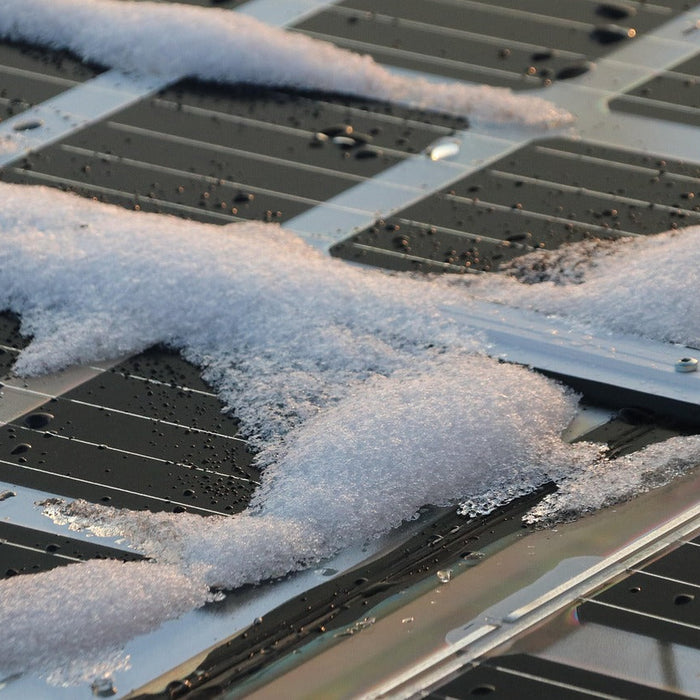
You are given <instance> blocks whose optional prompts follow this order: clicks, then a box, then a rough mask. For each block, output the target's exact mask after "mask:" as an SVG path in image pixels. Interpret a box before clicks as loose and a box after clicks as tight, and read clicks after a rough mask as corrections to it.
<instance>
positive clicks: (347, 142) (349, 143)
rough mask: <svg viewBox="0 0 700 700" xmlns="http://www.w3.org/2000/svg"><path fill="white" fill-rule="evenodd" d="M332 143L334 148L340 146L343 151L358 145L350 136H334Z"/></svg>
mask: <svg viewBox="0 0 700 700" xmlns="http://www.w3.org/2000/svg"><path fill="white" fill-rule="evenodd" d="M333 143H334V144H335V145H336V146H340V147H341V148H342V149H343V150H350V149H351V148H355V146H357V145H358V143H357V141H355V139H354V138H352V136H334V137H333Z"/></svg>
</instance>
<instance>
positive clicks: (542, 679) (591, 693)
mask: <svg viewBox="0 0 700 700" xmlns="http://www.w3.org/2000/svg"><path fill="white" fill-rule="evenodd" d="M489 668H493V669H494V670H496V671H499V672H500V673H507V674H508V675H510V676H516V677H518V678H526V679H527V680H531V681H536V682H537V683H542V684H543V685H546V686H550V687H552V688H561V689H563V690H571V691H574V692H576V693H579V694H580V695H585V696H588V697H592V698H603V700H622V699H621V698H620V696H619V695H609V694H608V693H599V692H598V691H596V690H591V689H590V688H585V687H584V686H581V685H573V684H571V683H564V682H562V681H557V680H554V679H553V678H547V677H546V676H539V675H534V674H532V673H525V672H524V671H519V670H517V669H514V668H507V667H506V666H499V665H498V664H493V665H489ZM552 692H554V691H552Z"/></svg>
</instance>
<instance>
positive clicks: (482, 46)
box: [296, 0, 687, 89]
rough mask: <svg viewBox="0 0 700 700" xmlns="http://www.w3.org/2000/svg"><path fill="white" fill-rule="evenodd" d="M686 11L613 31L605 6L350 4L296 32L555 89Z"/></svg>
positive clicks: (425, 65) (443, 70) (420, 65)
mask: <svg viewBox="0 0 700 700" xmlns="http://www.w3.org/2000/svg"><path fill="white" fill-rule="evenodd" d="M659 9H661V10H662V11H661V12H659ZM683 9H687V8H685V7H683V6H679V7H675V8H673V9H671V8H658V7H656V8H654V9H652V10H647V9H646V7H644V6H641V7H639V8H632V9H631V10H630V11H629V16H628V17H625V18H620V19H619V20H618V22H619V24H618V25H614V26H613V25H612V24H611V22H610V20H609V19H607V18H606V17H605V16H604V15H602V14H601V13H600V10H599V6H598V5H597V4H594V3H587V2H582V3H581V2H578V3H566V4H561V5H557V7H556V9H555V10H554V11H553V10H552V7H551V5H547V4H546V3H543V2H535V3H513V2H496V3H482V2H452V1H442V2H432V3H425V2H419V1H413V2H411V1H409V2H405V3H401V5H397V4H395V3H392V2H391V1H390V0H384V1H383V2H380V3H370V2H367V1H366V0H356V1H353V0H348V1H347V2H343V3H340V4H338V5H335V6H332V7H329V8H328V9H327V10H325V11H323V12H321V13H318V14H316V15H314V16H313V17H311V18H310V19H309V20H307V21H306V22H303V23H301V24H299V25H297V26H296V29H298V30H300V31H304V32H307V33H309V34H310V35H313V36H316V37H318V38H322V39H326V40H332V41H335V42H336V43H339V44H340V45H343V46H348V47H350V48H355V49H359V50H363V51H368V52H369V53H370V54H373V55H374V57H375V58H376V59H378V60H380V61H382V62H387V63H390V64H394V65H396V66H401V67H403V68H405V69H412V70H417V71H419V72H428V73H430V72H433V73H436V74H439V75H442V76H444V77H456V78H462V79H467V80H473V81H475V82H487V83H491V84H494V85H504V86H506V85H507V86H509V87H512V88H514V89H527V88H528V87H537V86H541V85H543V84H545V85H547V84H550V83H551V81H552V80H555V81H556V79H557V78H558V77H559V76H562V77H563V76H564V74H565V72H566V71H567V70H571V69H573V67H583V68H582V69H583V70H585V69H586V68H585V66H586V65H587V64H586V61H587V60H597V59H598V58H600V57H601V56H603V55H605V54H606V53H608V52H610V51H612V50H615V49H616V48H618V47H619V45H620V44H621V43H623V42H624V41H625V40H627V41H628V40H629V38H628V36H627V35H626V34H625V32H626V31H628V28H629V32H630V36H632V37H638V36H640V35H643V34H645V33H646V32H648V31H650V30H653V29H655V28H656V27H658V26H659V25H660V24H661V23H663V22H664V21H665V20H667V19H668V18H669V17H670V16H672V14H674V13H677V12H680V11H682V10H683ZM664 10H665V11H664ZM632 15H633V16H632ZM448 18H449V19H448ZM543 35H546V36H547V45H546V46H544V45H543V44H542V43H541V42H542V37H543ZM553 49H554V50H553Z"/></svg>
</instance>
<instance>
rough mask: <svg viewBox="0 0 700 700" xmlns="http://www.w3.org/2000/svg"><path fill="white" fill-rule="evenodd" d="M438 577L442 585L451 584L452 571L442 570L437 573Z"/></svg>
mask: <svg viewBox="0 0 700 700" xmlns="http://www.w3.org/2000/svg"><path fill="white" fill-rule="evenodd" d="M437 577H438V581H440V583H449V582H450V580H451V578H452V569H440V570H439V571H438V572H437Z"/></svg>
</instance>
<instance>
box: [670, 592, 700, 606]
mask: <svg viewBox="0 0 700 700" xmlns="http://www.w3.org/2000/svg"><path fill="white" fill-rule="evenodd" d="M694 600H695V596H694V595H693V594H692V593H679V594H678V595H677V596H676V597H675V598H674V599H673V604H674V605H688V604H689V603H692V602H693V601H694Z"/></svg>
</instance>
